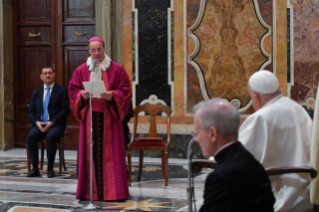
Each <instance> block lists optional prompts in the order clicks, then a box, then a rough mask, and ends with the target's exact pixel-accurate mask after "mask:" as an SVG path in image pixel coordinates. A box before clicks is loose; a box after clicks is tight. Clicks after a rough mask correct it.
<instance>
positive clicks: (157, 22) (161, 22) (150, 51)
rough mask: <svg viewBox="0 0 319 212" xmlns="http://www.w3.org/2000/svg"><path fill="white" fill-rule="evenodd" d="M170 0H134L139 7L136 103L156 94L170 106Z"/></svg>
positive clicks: (137, 7) (136, 6)
mask: <svg viewBox="0 0 319 212" xmlns="http://www.w3.org/2000/svg"><path fill="white" fill-rule="evenodd" d="M170 3H171V1H170V0H152V1H149V0H135V8H136V9H137V10H138V23H137V24H138V52H139V53H138V66H139V70H138V77H139V79H138V81H139V83H138V85H137V86H136V105H139V104H140V103H141V102H142V101H143V100H145V99H148V98H149V96H150V95H152V94H155V95H156V96H157V97H158V99H160V100H163V101H164V102H165V103H166V105H168V106H171V86H170V85H169V84H168V39H169V38H168V8H170V7H171V5H170Z"/></svg>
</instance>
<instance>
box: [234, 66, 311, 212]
mask: <svg viewBox="0 0 319 212" xmlns="http://www.w3.org/2000/svg"><path fill="white" fill-rule="evenodd" d="M248 90H249V94H250V97H251V100H252V104H253V108H254V109H255V110H256V112H255V113H254V114H252V115H250V116H249V117H248V118H247V119H246V120H245V121H244V123H243V124H242V125H241V127H240V129H239V141H241V142H242V144H243V146H244V147H245V148H246V149H247V150H248V151H250V152H251V153H252V154H253V155H254V157H255V158H256V159H257V160H258V161H259V162H260V163H261V164H262V165H263V166H264V167H265V168H269V167H282V166H309V164H310V143H311V130H312V120H311V118H310V117H309V115H308V113H307V112H306V110H305V109H304V108H303V107H302V106H300V105H299V104H298V103H296V102H295V101H293V100H291V99H290V98H289V97H284V96H283V95H282V90H281V88H280V87H279V82H278V79H277V78H276V76H275V75H274V74H273V73H271V72H270V71H264V70H261V71H258V72H256V73H255V74H253V75H252V76H251V77H250V79H249V82H248ZM309 180H310V179H309V174H304V173H302V174H285V175H279V176H273V177H270V181H271V184H272V189H273V193H274V195H275V198H276V203H275V205H274V209H275V211H277V212H288V211H289V212H303V211H310V210H311V208H312V205H311V203H310V197H309Z"/></svg>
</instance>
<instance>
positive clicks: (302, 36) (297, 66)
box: [290, 0, 319, 103]
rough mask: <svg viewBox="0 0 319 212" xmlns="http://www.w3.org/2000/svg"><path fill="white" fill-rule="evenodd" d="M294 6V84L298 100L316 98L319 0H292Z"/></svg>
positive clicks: (318, 62) (318, 77)
mask: <svg viewBox="0 0 319 212" xmlns="http://www.w3.org/2000/svg"><path fill="white" fill-rule="evenodd" d="M290 2H291V4H292V5H293V6H294V59H295V62H294V86H293V87H292V89H291V97H292V98H293V99H294V100H296V101H297V102H299V103H300V102H304V101H306V99H308V98H310V97H312V98H316V93H317V86H318V82H319V2H318V1H315V0H302V1H301V0H291V1H290Z"/></svg>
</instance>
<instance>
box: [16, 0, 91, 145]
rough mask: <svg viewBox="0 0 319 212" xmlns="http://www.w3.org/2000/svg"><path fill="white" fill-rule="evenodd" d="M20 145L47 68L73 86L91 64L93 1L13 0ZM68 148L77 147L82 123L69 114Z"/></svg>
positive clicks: (24, 139)
mask: <svg viewBox="0 0 319 212" xmlns="http://www.w3.org/2000/svg"><path fill="white" fill-rule="evenodd" d="M13 23H14V36H15V37H14V56H15V58H17V63H15V64H14V71H15V82H14V83H15V86H14V87H15V91H14V92H15V104H14V105H15V139H14V140H15V142H14V146H15V147H25V144H26V137H27V134H28V132H29V129H30V127H31V122H30V121H29V117H28V109H29V104H30V100H31V92H32V91H33V90H35V89H36V88H39V87H41V86H42V85H43V83H42V81H41V80H40V72H41V68H42V67H43V66H44V65H51V66H54V69H55V72H56V82H57V83H58V84H60V85H63V86H65V87H68V85H69V81H70V79H71V77H72V74H73V71H74V70H75V68H76V67H77V66H79V65H81V64H82V63H84V62H86V60H87V58H88V56H89V53H88V48H87V41H88V39H89V38H90V37H93V36H94V35H95V1H94V0H14V1H13ZM67 130H68V135H67V142H66V144H65V149H77V146H78V137H79V123H78V121H77V120H76V119H75V117H74V116H73V113H72V112H71V113H70V116H69V117H68V126H67Z"/></svg>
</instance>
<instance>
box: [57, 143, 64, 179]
mask: <svg viewBox="0 0 319 212" xmlns="http://www.w3.org/2000/svg"><path fill="white" fill-rule="evenodd" d="M58 146H59V147H58V149H59V175H61V174H62V160H63V157H62V147H61V142H60V143H59V144H58Z"/></svg>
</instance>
